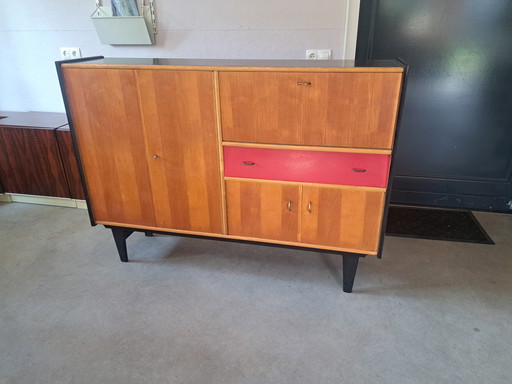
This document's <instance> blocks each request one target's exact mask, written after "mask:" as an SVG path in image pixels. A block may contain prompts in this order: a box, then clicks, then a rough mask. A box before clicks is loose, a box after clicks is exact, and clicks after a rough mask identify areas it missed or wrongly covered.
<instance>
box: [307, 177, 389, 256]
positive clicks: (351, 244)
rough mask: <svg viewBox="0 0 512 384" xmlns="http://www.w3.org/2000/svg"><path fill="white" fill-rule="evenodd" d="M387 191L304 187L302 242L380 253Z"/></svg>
mask: <svg viewBox="0 0 512 384" xmlns="http://www.w3.org/2000/svg"><path fill="white" fill-rule="evenodd" d="M384 194H385V192H384V191H379V190H366V189H356V188H328V187H310V186H304V187H303V203H302V207H301V215H302V216H301V219H302V220H301V223H302V230H301V233H302V242H304V243H309V244H319V245H328V246H332V247H340V248H348V249H353V250H362V251H368V252H375V251H377V247H378V244H379V236H380V227H381V220H382V213H383V207H384Z"/></svg>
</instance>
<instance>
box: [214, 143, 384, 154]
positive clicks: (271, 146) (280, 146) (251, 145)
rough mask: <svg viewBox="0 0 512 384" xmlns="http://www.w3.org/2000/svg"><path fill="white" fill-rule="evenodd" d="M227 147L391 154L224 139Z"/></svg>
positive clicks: (376, 152) (366, 149) (377, 150)
mask: <svg viewBox="0 0 512 384" xmlns="http://www.w3.org/2000/svg"><path fill="white" fill-rule="evenodd" d="M222 145H223V146H225V147H245V148H268V149H290V150H295V151H318V152H345V153H368V154H372V155H391V153H392V150H391V149H374V148H352V147H327V146H325V147H317V146H309V145H284V144H258V143H243V142H238V141H224V142H222Z"/></svg>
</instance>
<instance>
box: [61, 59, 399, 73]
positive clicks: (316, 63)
mask: <svg viewBox="0 0 512 384" xmlns="http://www.w3.org/2000/svg"><path fill="white" fill-rule="evenodd" d="M62 64H63V65H64V66H72V67H83V66H86V67H93V66H98V67H105V66H108V67H138V68H139V67H151V68H152V69H173V68H182V69H204V70H216V69H219V70H232V71H233V70H250V69H253V70H268V69H274V68H275V69H276V70H306V71H308V70H321V71H361V72H365V71H368V70H371V69H373V70H375V71H389V72H402V71H403V68H404V66H403V65H402V64H401V63H400V62H399V61H397V60H240V59H171V58H95V59H94V58H93V59H92V60H87V59H84V61H79V62H65V61H63V62H62Z"/></svg>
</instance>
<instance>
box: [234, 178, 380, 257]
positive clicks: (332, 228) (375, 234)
mask: <svg viewBox="0 0 512 384" xmlns="http://www.w3.org/2000/svg"><path fill="white" fill-rule="evenodd" d="M226 191H227V208H228V232H229V234H230V235H235V236H245V237H253V238H258V239H272V240H282V241H292V242H301V243H304V244H311V245H324V246H329V247H334V248H343V249H350V250H353V251H355V252H356V251H361V252H362V253H364V252H368V253H372V252H376V251H377V248H378V244H379V237H380V227H381V221H382V213H383V208H384V196H385V191H384V189H377V188H371V189H370V188H358V187H341V186H340V187H332V186H329V187H322V186H319V187H317V186H309V185H294V184H287V183H286V184H285V183H278V182H259V181H245V180H240V181H239V180H227V181H226Z"/></svg>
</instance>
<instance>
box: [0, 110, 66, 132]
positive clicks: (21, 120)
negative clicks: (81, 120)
mask: <svg viewBox="0 0 512 384" xmlns="http://www.w3.org/2000/svg"><path fill="white" fill-rule="evenodd" d="M0 117H3V118H2V119H0V127H2V128H30V129H55V128H58V127H61V126H63V125H66V124H67V123H68V119H67V117H66V114H65V113H55V112H9V111H6V112H3V111H0Z"/></svg>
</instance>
